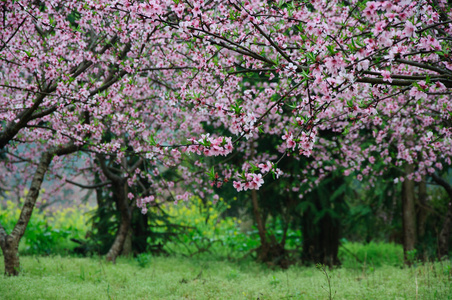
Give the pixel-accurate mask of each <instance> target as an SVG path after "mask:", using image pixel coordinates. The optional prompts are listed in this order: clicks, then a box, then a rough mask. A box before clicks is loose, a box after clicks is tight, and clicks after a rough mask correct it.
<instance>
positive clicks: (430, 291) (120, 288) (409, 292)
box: [0, 256, 452, 300]
mask: <svg viewBox="0 0 452 300" xmlns="http://www.w3.org/2000/svg"><path fill="white" fill-rule="evenodd" d="M21 266H22V270H21V275H20V276H19V277H17V278H8V277H4V276H0V298H1V299H261V300H262V299H328V292H327V291H326V290H325V289H324V288H325V287H327V281H326V277H325V275H324V274H322V272H321V271H319V270H318V269H316V268H315V267H301V266H292V267H291V268H290V269H288V270H272V269H270V268H268V267H266V266H263V265H260V264H257V263H254V262H251V261H244V262H240V263H231V262H227V261H221V260H218V259H215V258H213V257H211V258H209V257H207V258H206V257H204V258H202V259H199V258H181V257H151V256H140V259H139V260H137V259H119V260H118V261H117V263H116V264H111V263H106V262H105V261H104V260H103V259H100V258H74V257H60V256H54V257H52V256H48V257H32V256H22V257H21ZM0 269H1V270H2V271H3V269H4V266H3V258H1V261H0ZM327 272H328V273H329V274H330V276H331V287H332V291H333V294H334V299H452V271H451V262H450V261H447V262H442V263H439V262H437V263H428V264H423V265H417V266H416V267H413V268H406V267H405V268H402V267H400V266H385V265H384V266H380V267H373V266H371V265H360V266H355V267H343V268H339V269H335V270H332V271H329V270H327Z"/></svg>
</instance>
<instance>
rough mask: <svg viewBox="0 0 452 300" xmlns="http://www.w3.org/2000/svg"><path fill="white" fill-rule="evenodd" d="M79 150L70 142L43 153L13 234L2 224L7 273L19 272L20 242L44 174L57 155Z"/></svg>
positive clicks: (0, 242)
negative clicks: (8, 232)
mask: <svg viewBox="0 0 452 300" xmlns="http://www.w3.org/2000/svg"><path fill="white" fill-rule="evenodd" d="M76 150H77V147H76V146H75V145H73V144H68V145H65V146H63V147H58V148H53V149H50V150H48V151H46V152H44V153H43V154H42V155H41V159H40V160H39V164H38V167H37V168H36V171H35V174H34V176H33V179H32V181H31V185H30V189H29V191H28V194H27V196H26V197H25V201H24V204H23V206H22V210H21V212H20V216H19V220H18V221H17V223H16V226H14V229H13V231H12V232H11V234H7V232H6V231H5V230H4V228H3V227H2V226H1V225H0V247H1V249H2V252H3V255H4V260H5V274H6V275H8V276H17V275H18V274H19V268H20V264H19V252H18V247H19V242H20V239H21V238H22V236H23V235H24V233H25V230H26V229H27V225H28V222H29V221H30V218H31V214H32V213H33V208H34V206H35V204H36V200H37V199H38V196H39V191H40V189H41V185H42V182H43V180H44V176H45V174H46V172H47V170H48V168H49V166H50V163H51V162H52V159H53V157H54V156H55V155H64V154H69V153H72V152H74V151H76Z"/></svg>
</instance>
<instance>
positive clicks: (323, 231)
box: [301, 199, 340, 266]
mask: <svg viewBox="0 0 452 300" xmlns="http://www.w3.org/2000/svg"><path fill="white" fill-rule="evenodd" d="M314 205H315V206H316V207H317V210H318V211H320V210H322V209H323V208H322V207H321V204H320V201H318V199H315V203H314ZM314 219H315V214H314V212H313V211H311V210H310V209H308V210H307V211H305V212H304V213H303V220H302V232H303V249H302V253H301V258H302V260H303V262H305V263H308V264H310V263H315V264H317V263H322V264H325V265H327V266H333V265H339V264H340V261H339V258H338V252H339V228H340V222H339V220H338V219H333V218H332V217H331V216H330V215H329V214H325V216H323V217H322V218H321V219H320V220H318V221H317V222H315V220H314Z"/></svg>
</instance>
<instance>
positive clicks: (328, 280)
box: [316, 264, 336, 300]
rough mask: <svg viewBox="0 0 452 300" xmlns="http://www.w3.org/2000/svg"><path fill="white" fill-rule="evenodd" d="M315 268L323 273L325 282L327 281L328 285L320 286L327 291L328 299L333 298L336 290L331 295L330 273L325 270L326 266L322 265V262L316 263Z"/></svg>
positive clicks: (331, 299)
mask: <svg viewBox="0 0 452 300" xmlns="http://www.w3.org/2000/svg"><path fill="white" fill-rule="evenodd" d="M316 268H317V270H319V271H320V272H322V273H323V275H325V278H326V282H327V284H328V285H327V286H322V288H323V289H324V290H325V292H327V294H328V299H329V300H333V298H334V295H336V291H335V292H334V295H333V291H332V289H331V275H329V274H328V272H327V271H326V266H325V265H323V264H317V265H316Z"/></svg>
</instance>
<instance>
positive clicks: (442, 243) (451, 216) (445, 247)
mask: <svg viewBox="0 0 452 300" xmlns="http://www.w3.org/2000/svg"><path fill="white" fill-rule="evenodd" d="M432 178H433V180H435V182H436V183H438V184H439V185H441V186H442V187H443V188H444V189H445V190H446V192H447V194H448V195H449V203H448V205H447V213H446V218H445V219H444V223H443V227H442V228H441V231H440V233H439V237H438V257H439V258H440V259H441V258H443V257H447V255H448V254H449V241H450V231H451V228H452V186H450V184H449V183H448V182H447V181H445V180H444V179H443V178H441V177H439V176H438V175H436V174H432Z"/></svg>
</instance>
